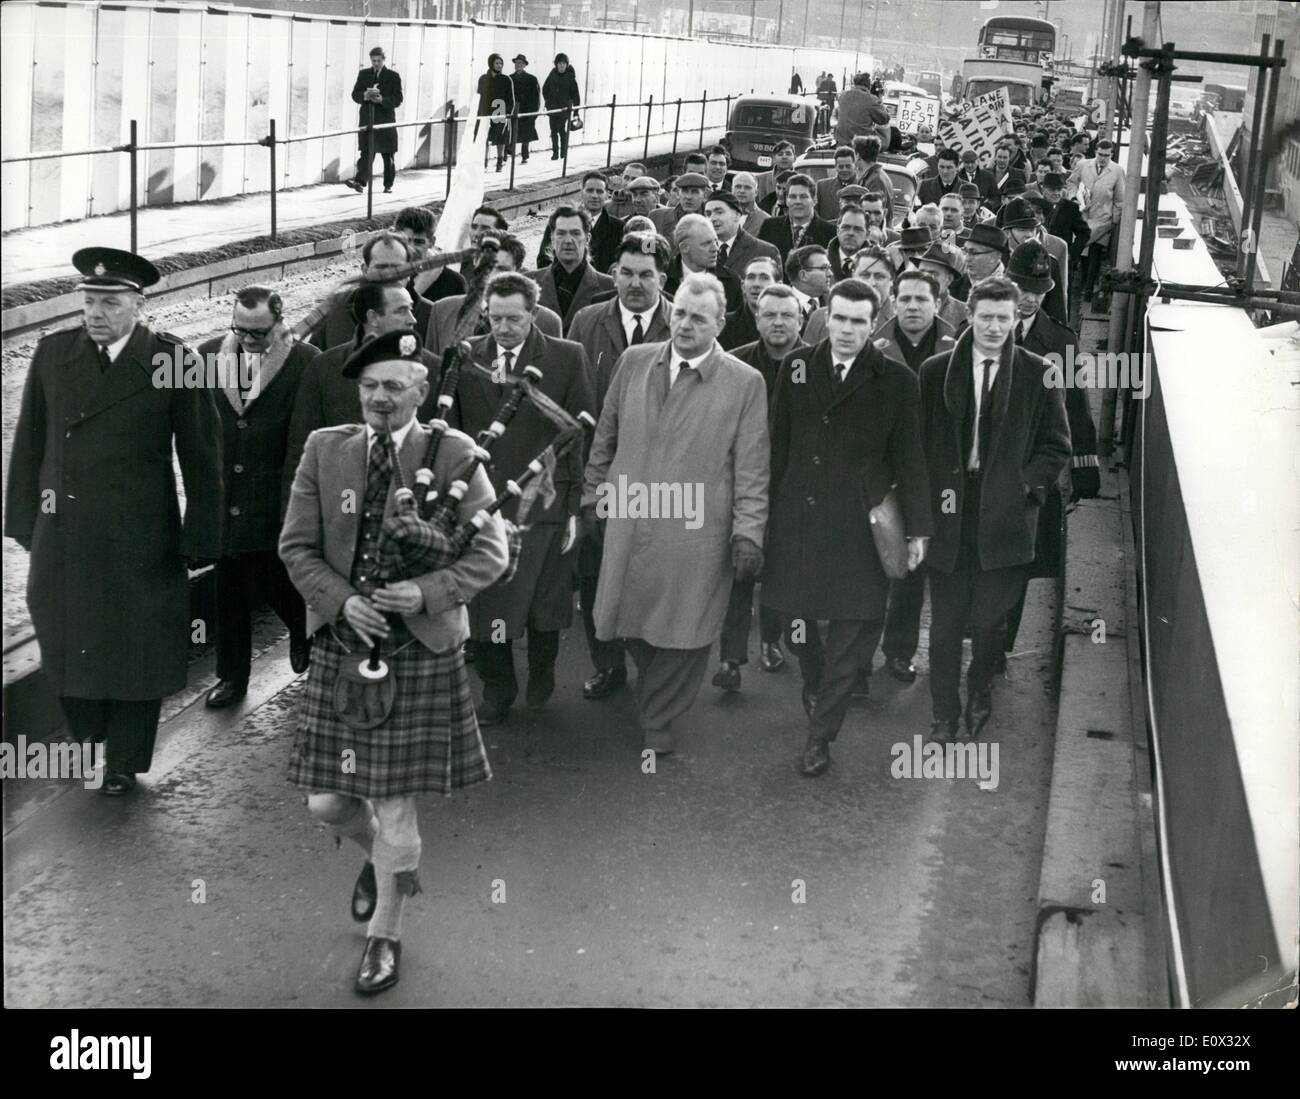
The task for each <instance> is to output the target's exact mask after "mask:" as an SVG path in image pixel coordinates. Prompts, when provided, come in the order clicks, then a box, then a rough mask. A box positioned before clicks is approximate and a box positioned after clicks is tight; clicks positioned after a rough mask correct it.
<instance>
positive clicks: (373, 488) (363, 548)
mask: <svg viewBox="0 0 1300 1099" xmlns="http://www.w3.org/2000/svg"><path fill="white" fill-rule="evenodd" d="M389 448H390V440H389V437H388V436H387V435H379V434H376V435H375V438H374V441H373V442H372V443H371V444H370V460H369V461H368V462H367V463H366V493H365V497H364V499H363V503H362V512H361V539H360V544H359V545H358V547H357V556H356V561H355V562H354V563H353V566H352V582H353V584H354V585H355V586H356V588H357V590H358V591H360V592H361V594H362V595H370V594H372V593H373V592H374V590H375V588H376V587H378V585H379V582H380V580H381V579H382V578H381V577H380V575H379V567H378V563H377V562H376V560H375V550H376V548H377V547H378V545H379V533H380V531H381V530H383V526H384V506H385V505H386V504H387V502H388V482H389V480H390V479H391V477H392V475H393V460H392V452H391V450H390V449H389Z"/></svg>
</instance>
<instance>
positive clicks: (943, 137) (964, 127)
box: [935, 97, 1012, 153]
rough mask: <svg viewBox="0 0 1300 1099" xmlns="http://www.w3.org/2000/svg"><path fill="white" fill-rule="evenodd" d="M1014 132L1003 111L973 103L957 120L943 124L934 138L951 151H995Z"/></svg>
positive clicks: (940, 124) (947, 120) (945, 120)
mask: <svg viewBox="0 0 1300 1099" xmlns="http://www.w3.org/2000/svg"><path fill="white" fill-rule="evenodd" d="M981 98H982V97H981ZM1011 132H1012V127H1011V126H1010V125H1009V124H1008V122H1007V119H1006V116H1005V114H1004V113H1003V112H1002V111H1001V110H1000V109H993V108H990V107H989V105H988V104H985V103H979V104H975V103H972V104H971V106H969V107H967V108H966V109H965V110H964V111H963V112H962V113H961V114H960V115H958V116H957V117H956V118H955V119H944V120H943V121H942V122H940V123H939V125H938V128H937V130H936V134H935V136H936V137H937V138H938V142H939V144H940V145H946V146H947V147H948V148H950V149H957V150H959V151H962V152H964V151H965V150H967V149H974V150H975V152H977V153H980V152H983V151H984V150H985V149H988V150H989V151H990V152H992V151H993V150H994V149H995V148H996V147H997V143H998V139H999V138H1001V137H1004V136H1005V135H1006V134H1009V133H1011Z"/></svg>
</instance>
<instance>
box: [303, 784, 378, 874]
mask: <svg viewBox="0 0 1300 1099" xmlns="http://www.w3.org/2000/svg"><path fill="white" fill-rule="evenodd" d="M307 808H308V810H310V812H311V815H312V816H313V817H315V818H316V819H317V820H319V821H321V822H323V823H324V824H328V825H329V826H330V828H331V830H332V831H333V832H334V836H335V838H336V839H337V840H340V841H341V840H342V839H343V838H344V837H345V836H346V837H347V838H348V839H350V840H352V841H353V842H354V843H356V845H357V846H358V847H360V848H361V850H363V851H364V852H365V853H366V858H370V851H371V847H372V845H373V843H374V839H375V834H376V833H377V832H378V831H379V821H378V818H377V817H376V815H375V812H374V809H373V807H372V806H371V804H370V802H368V801H366V799H365V798H358V797H352V796H351V795H348V794H310V795H308V797H307Z"/></svg>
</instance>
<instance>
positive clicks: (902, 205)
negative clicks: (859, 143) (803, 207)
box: [794, 146, 925, 229]
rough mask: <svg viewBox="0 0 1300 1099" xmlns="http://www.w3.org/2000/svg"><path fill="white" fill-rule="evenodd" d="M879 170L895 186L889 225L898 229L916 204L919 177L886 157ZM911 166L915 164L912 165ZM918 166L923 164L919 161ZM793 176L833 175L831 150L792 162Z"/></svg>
mask: <svg viewBox="0 0 1300 1099" xmlns="http://www.w3.org/2000/svg"><path fill="white" fill-rule="evenodd" d="M879 163H880V166H881V167H882V168H884V169H885V171H886V173H888V175H889V182H890V183H892V184H893V186H894V208H893V210H892V211H891V212H890V218H889V224H890V226H891V227H892V228H894V229H897V228H899V226H901V225H902V223H903V219H904V218H906V217H907V215H908V214H910V213H911V212H912V207H913V206H914V205H915V204H916V189H917V187H918V186H919V183H920V176H919V175H918V174H917V172H916V170H915V169H914V168H910V167H908V165H907V164H906V163H904V162H903V161H902V160H895V159H893V158H891V157H888V156H882V157H881V158H880V161H879ZM914 163H917V162H915V161H914ZM919 163H921V164H924V163H925V162H924V161H923V160H922V161H920V162H919ZM794 170H795V171H796V172H804V173H805V174H807V175H809V176H811V177H812V178H813V179H815V180H817V179H825V178H827V177H828V176H831V175H834V174H835V149H834V147H832V146H820V147H818V148H813V149H809V150H808V151H807V152H806V153H804V154H802V155H801V156H800V157H799V158H798V159H796V160H795V162H794Z"/></svg>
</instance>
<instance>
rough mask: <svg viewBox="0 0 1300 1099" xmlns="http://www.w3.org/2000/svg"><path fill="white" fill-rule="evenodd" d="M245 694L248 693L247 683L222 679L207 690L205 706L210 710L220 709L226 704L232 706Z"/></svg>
mask: <svg viewBox="0 0 1300 1099" xmlns="http://www.w3.org/2000/svg"><path fill="white" fill-rule="evenodd" d="M246 694H248V684H247V683H236V682H235V681H234V680H233V679H222V680H220V681H219V682H218V683H217V685H216V686H215V687H213V688H212V690H210V691H209V692H208V698H207V707H208V709H210V710H221V709H224V708H225V707H226V706H233V705H234V704H235V703H236V702H238V701H239V700H240V699H241V698H243V697H244V695H246Z"/></svg>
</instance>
